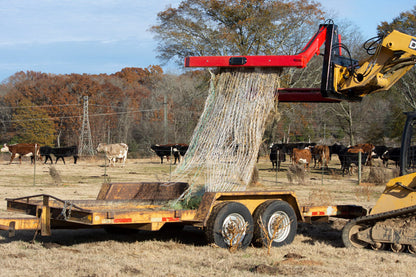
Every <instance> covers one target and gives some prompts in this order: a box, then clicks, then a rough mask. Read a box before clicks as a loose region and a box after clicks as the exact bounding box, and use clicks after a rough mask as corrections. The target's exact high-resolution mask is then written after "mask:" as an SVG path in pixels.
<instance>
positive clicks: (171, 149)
mask: <svg viewBox="0 0 416 277" xmlns="http://www.w3.org/2000/svg"><path fill="white" fill-rule="evenodd" d="M150 149H152V150H153V151H154V152H155V153H156V155H158V156H159V157H160V163H161V164H163V157H166V160H167V161H169V157H170V156H171V155H173V157H174V158H175V162H174V164H176V162H177V161H179V162H180V156H181V155H182V156H184V155H185V153H186V151H187V150H188V145H187V144H181V143H177V144H164V145H160V144H153V145H151V146H150Z"/></svg>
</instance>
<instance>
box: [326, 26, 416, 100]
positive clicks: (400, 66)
mask: <svg viewBox="0 0 416 277" xmlns="http://www.w3.org/2000/svg"><path fill="white" fill-rule="evenodd" d="M415 63H416V37H412V36H409V35H406V34H404V33H401V32H399V31H393V32H391V33H390V34H389V35H387V36H386V37H384V39H383V40H382V42H381V43H380V44H379V45H378V46H377V47H376V48H375V53H374V55H372V56H370V57H369V58H368V59H365V60H363V61H361V62H359V63H358V65H357V66H353V67H351V66H342V65H339V64H334V65H333V66H334V68H333V85H334V91H335V92H337V93H339V94H341V95H343V96H345V97H347V98H350V97H363V96H365V95H368V94H370V93H374V92H379V91H385V90H388V89H389V88H390V87H391V86H393V85H394V84H395V83H396V82H397V81H398V80H399V79H400V78H401V77H402V76H403V75H404V74H406V72H408V71H409V70H410V69H411V68H412V67H413V66H414V65H415Z"/></svg>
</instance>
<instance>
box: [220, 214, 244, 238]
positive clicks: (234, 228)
mask: <svg viewBox="0 0 416 277" xmlns="http://www.w3.org/2000/svg"><path fill="white" fill-rule="evenodd" d="M245 223H246V221H245V219H244V217H243V216H242V215H241V214H238V213H232V214H229V215H228V216H227V217H226V218H225V219H224V222H223V224H222V230H221V234H222V236H223V238H224V241H225V243H226V244H227V245H229V246H230V245H236V244H239V243H241V242H242V241H243V239H244V237H245V236H246V227H245Z"/></svg>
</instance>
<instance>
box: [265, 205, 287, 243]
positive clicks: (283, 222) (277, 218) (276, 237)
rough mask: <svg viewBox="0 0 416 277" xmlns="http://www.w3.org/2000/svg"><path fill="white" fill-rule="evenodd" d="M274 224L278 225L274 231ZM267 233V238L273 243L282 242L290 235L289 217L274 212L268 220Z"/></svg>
mask: <svg viewBox="0 0 416 277" xmlns="http://www.w3.org/2000/svg"><path fill="white" fill-rule="evenodd" d="M276 224H279V225H278V226H277V227H276V228H277V229H275V225H276ZM275 230H276V232H275ZM267 231H268V232H269V238H273V241H274V242H282V241H284V240H285V239H286V238H287V236H288V235H289V233H290V217H289V216H288V215H287V213H285V212H282V211H278V212H275V213H274V214H272V215H271V217H270V219H269V222H268V224H267Z"/></svg>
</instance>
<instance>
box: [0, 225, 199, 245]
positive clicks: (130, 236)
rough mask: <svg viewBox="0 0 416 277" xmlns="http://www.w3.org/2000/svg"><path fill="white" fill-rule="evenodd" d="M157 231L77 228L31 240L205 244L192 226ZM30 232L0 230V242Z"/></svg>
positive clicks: (27, 238) (29, 236)
mask: <svg viewBox="0 0 416 277" xmlns="http://www.w3.org/2000/svg"><path fill="white" fill-rule="evenodd" d="M165 227H168V228H162V229H161V230H159V231H142V230H128V229H123V230H120V229H114V230H105V229H77V230H52V236H49V237H42V236H40V235H38V236H36V239H35V241H36V242H38V243H42V244H45V245H51V244H53V245H57V246H72V245H76V244H83V243H91V242H102V241H117V242H127V243H129V242H131V243H133V242H144V241H154V240H156V241H162V242H168V241H176V242H179V243H183V244H188V245H194V246H205V245H207V240H206V238H205V234H204V232H203V231H202V230H199V229H197V228H194V227H192V226H185V227H184V228H179V227H178V226H165ZM34 233H35V232H34V231H17V232H16V236H14V237H12V238H9V237H8V233H7V232H6V231H0V244H7V243H10V242H13V241H25V242H31V241H32V240H33V237H34Z"/></svg>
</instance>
